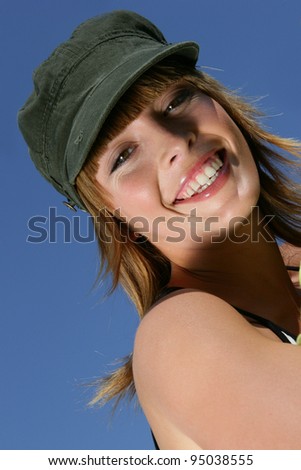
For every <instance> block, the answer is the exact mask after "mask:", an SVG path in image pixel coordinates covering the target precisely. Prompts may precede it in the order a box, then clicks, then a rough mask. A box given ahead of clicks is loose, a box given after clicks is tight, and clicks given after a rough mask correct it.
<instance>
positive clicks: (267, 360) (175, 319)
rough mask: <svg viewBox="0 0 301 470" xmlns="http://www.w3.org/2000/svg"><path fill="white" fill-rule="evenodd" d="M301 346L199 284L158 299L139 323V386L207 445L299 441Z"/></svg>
mask: <svg viewBox="0 0 301 470" xmlns="http://www.w3.org/2000/svg"><path fill="white" fill-rule="evenodd" d="M300 370H301V348H300V347H298V346H293V345H288V344H283V343H280V342H278V340H277V339H276V340H275V341H274V340H273V339H270V338H267V337H265V336H263V335H262V334H261V333H260V331H258V330H256V329H255V328H254V327H252V326H251V325H250V324H248V322H247V321H246V320H245V319H244V318H243V317H241V316H240V315H239V314H238V313H237V312H236V310H235V309H233V308H232V307H231V306H230V305H228V304H227V303H225V302H224V301H222V300H221V299H219V298H216V297H214V296H212V295H210V294H206V293H202V292H198V291H186V292H182V293H180V294H178V295H173V296H171V297H169V298H167V299H166V300H165V301H163V302H162V303H161V304H158V305H157V306H156V307H154V309H153V310H152V311H151V312H150V313H149V314H148V315H147V316H146V317H145V319H144V320H143V321H142V324H141V326H140V327H139V330H138V334H137V338H136V344H135V353H134V374H135V381H136V386H137V392H138V395H139V399H140V401H141V404H142V407H143V408H144V410H145V411H146V414H147V411H148V410H155V413H157V414H159V415H162V416H164V419H166V420H167V421H169V422H170V423H172V425H173V426H174V427H176V428H177V429H178V430H179V431H180V432H181V433H182V434H184V435H186V436H188V437H189V438H190V439H191V440H192V441H194V442H195V443H196V444H197V445H198V446H200V447H201V448H205V449H300V444H301V421H300V411H299V410H300V405H301V393H300V390H301V374H300V373H299V372H298V371H300Z"/></svg>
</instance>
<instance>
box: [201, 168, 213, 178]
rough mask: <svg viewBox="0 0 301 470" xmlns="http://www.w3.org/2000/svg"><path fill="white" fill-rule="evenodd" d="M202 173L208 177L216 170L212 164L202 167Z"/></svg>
mask: <svg viewBox="0 0 301 470" xmlns="http://www.w3.org/2000/svg"><path fill="white" fill-rule="evenodd" d="M204 173H205V175H207V176H208V178H211V176H213V175H215V173H216V170H215V169H214V168H212V166H206V167H205V169H204Z"/></svg>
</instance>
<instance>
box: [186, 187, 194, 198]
mask: <svg viewBox="0 0 301 470" xmlns="http://www.w3.org/2000/svg"><path fill="white" fill-rule="evenodd" d="M186 193H187V194H188V196H192V195H193V194H194V193H195V190H193V189H192V188H190V187H189V186H188V188H186Z"/></svg>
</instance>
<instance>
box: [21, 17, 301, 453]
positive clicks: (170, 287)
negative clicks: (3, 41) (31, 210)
mask: <svg viewBox="0 0 301 470" xmlns="http://www.w3.org/2000/svg"><path fill="white" fill-rule="evenodd" d="M197 55H198V46H197V45H196V44H195V43H192V42H185V43H179V44H168V43H166V41H165V39H164V37H163V36H162V34H161V32H160V31H158V30H157V28H156V27H155V26H154V25H153V24H151V23H150V22H149V21H148V20H146V19H145V18H142V17H140V16H139V15H137V14H135V13H133V12H124V11H121V12H120V11H118V12H113V13H111V14H108V15H104V16H101V17H97V18H93V19H91V20H89V21H88V22H86V23H84V24H83V25H81V26H80V27H79V28H78V29H77V30H76V31H75V32H74V33H73V35H72V37H71V38H70V40H68V41H67V42H66V43H64V44H62V45H61V46H59V48H57V49H56V51H54V53H53V54H52V56H51V57H50V58H49V59H48V60H47V61H46V62H45V63H44V64H42V65H41V67H40V68H39V69H38V71H37V72H36V74H35V79H34V80H35V91H34V93H33V94H32V95H31V97H30V98H29V100H28V101H27V103H26V104H25V106H24V107H23V108H22V110H21V111H20V114H19V123H20V127H21V130H22V132H23V134H24V136H25V138H26V140H27V142H28V144H29V148H30V153H31V156H32V159H33V160H34V162H35V164H36V166H37V168H38V169H39V170H40V171H41V173H42V174H43V175H44V176H45V177H46V178H47V179H48V180H49V181H50V182H51V183H52V184H53V185H54V186H55V187H56V188H57V189H58V190H59V191H60V192H61V193H62V194H64V195H65V196H66V197H67V204H68V205H69V206H70V207H71V208H72V207H75V206H78V207H80V208H82V209H84V210H88V211H89V212H90V214H91V215H92V216H93V217H94V222H95V230H96V234H97V237H98V240H99V246H100V252H101V261H102V271H104V273H105V274H108V273H110V274H112V278H113V285H112V288H114V287H116V285H117V284H118V283H121V285H122V286H123V287H124V289H125V290H126V292H127V293H128V295H129V296H130V298H131V299H132V301H133V302H134V304H135V305H136V307H137V310H138V312H139V315H140V316H141V318H142V321H141V324H140V326H139V328H138V331H137V336H136V341H135V345H134V352H133V355H130V356H129V358H128V360H127V361H126V362H125V364H124V365H123V366H122V367H121V368H120V369H118V370H116V371H115V372H114V373H113V374H112V375H111V376H109V377H107V378H105V379H104V380H102V381H101V382H100V384H99V390H98V393H97V396H96V397H95V399H94V403H96V402H99V401H103V400H108V399H111V398H120V397H123V396H124V395H125V394H126V393H129V394H131V395H133V394H134V393H135V392H137V395H138V399H139V402H140V404H141V406H142V408H143V410H144V412H145V414H146V417H147V419H148V421H149V423H150V426H151V429H152V431H153V433H154V436H155V439H156V441H157V445H158V447H159V448H160V449H202V448H203V449H227V448H229V449H246V448H248V449H299V448H300V444H301V437H300V434H301V433H300V431H301V424H300V419H299V417H300V411H299V408H300V405H301V399H300V393H299V389H300V387H301V378H300V374H299V373H298V372H299V370H300V366H301V348H298V346H297V343H296V341H295V340H296V338H297V335H298V334H299V317H300V305H299V299H298V294H297V292H296V289H295V287H294V284H293V283H292V281H291V279H290V276H289V274H288V269H287V266H286V265H285V264H284V262H283V259H284V260H285V262H286V264H287V261H288V260H291V262H290V264H292V265H293V266H289V268H290V269H291V268H292V272H293V273H295V272H296V270H297V266H298V264H299V261H300V251H298V248H296V247H300V246H301V239H300V225H301V209H300V207H301V204H300V203H301V195H300V187H299V186H298V185H297V184H296V183H294V182H293V181H292V180H290V179H289V178H288V177H287V176H285V175H284V173H283V171H282V168H283V166H284V165H291V166H294V167H295V168H298V165H297V163H294V162H293V159H291V160H289V159H288V158H287V156H285V153H290V154H292V155H295V156H300V149H301V146H300V144H299V143H298V142H297V141H293V140H289V139H284V138H280V137H277V136H275V135H272V134H270V133H269V132H267V131H265V130H264V129H263V128H262V127H261V126H260V125H259V124H258V122H257V118H258V112H256V111H255V110H254V109H253V107H252V106H250V105H249V104H248V103H246V102H245V101H243V100H242V99H240V98H239V97H238V96H236V95H235V94H233V93H232V92H230V91H229V90H227V89H225V88H224V87H223V86H222V85H221V84H219V83H217V82H216V81H215V80H213V79H212V78H211V77H209V76H208V75H206V74H204V73H202V72H199V71H198V70H197V69H196V68H195V63H196V60H197ZM277 240H280V241H281V240H282V241H285V243H286V244H285V245H283V248H282V255H283V257H282V255H281V252H280V250H279V248H278V243H277ZM295 282H296V281H295Z"/></svg>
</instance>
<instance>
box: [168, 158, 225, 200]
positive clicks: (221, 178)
mask: <svg viewBox="0 0 301 470" xmlns="http://www.w3.org/2000/svg"><path fill="white" fill-rule="evenodd" d="M229 173H230V172H229V163H228V159H227V157H226V155H224V157H223V166H222V167H221V168H220V169H219V173H218V176H217V178H216V180H215V181H213V183H211V184H210V186H208V188H206V189H204V190H203V191H202V192H201V193H199V194H195V195H194V196H191V197H189V198H187V199H182V200H180V201H176V202H175V204H176V205H179V204H187V203H188V204H189V203H190V204H191V203H192V202H198V201H203V200H205V199H208V198H210V197H212V196H214V195H215V194H217V193H218V192H219V191H220V190H221V189H222V187H223V186H224V185H225V183H226V182H227V180H228V177H229Z"/></svg>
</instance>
